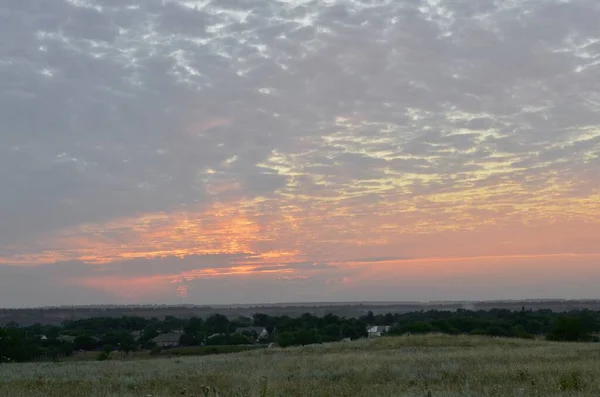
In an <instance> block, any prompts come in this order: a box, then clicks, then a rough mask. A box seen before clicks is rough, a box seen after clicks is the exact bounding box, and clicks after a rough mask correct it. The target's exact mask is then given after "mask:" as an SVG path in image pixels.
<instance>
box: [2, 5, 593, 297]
mask: <svg viewBox="0 0 600 397" xmlns="http://www.w3.org/2000/svg"><path fill="white" fill-rule="evenodd" d="M599 20H600V3H599V2H598V1H597V0H579V1H566V0H546V1H533V0H515V1H492V0H483V1H472V0H452V1H450V0H446V1H444V0H414V1H413V0H411V1H408V0H327V1H325V0H323V1H316V0H313V1H308V0H297V1H291V0H263V1H258V0H205V1H184V0H144V1H141V0H137V1H135V0H56V1H46V0H27V1H23V0H8V1H5V2H3V4H2V5H0V36H1V37H4V38H10V40H7V39H5V40H1V41H0V81H1V89H0V120H1V122H0V306H1V307H19V306H32V305H39V306H46V305H87V304H115V303H123V304H137V303H165V304H179V303H193V304H219V303H220V304H228V303H258V302H261V303H265V302H286V301H287V302H291V301H301V302H311V301H345V300H349V301H360V300H364V301H374V300H386V301H419V300H420V301H433V300H486V299H525V298H599V297H600V296H598V292H597V291H598V288H597V286H598V283H599V282H600V244H599V241H600V30H598V21H599Z"/></svg>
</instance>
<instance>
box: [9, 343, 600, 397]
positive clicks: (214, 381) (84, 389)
mask: <svg viewBox="0 0 600 397" xmlns="http://www.w3.org/2000/svg"><path fill="white" fill-rule="evenodd" d="M0 396H2V397H9V396H10V397H24V396H27V397H42V396H44V397H47V396H56V397H59V396H60V397H84V396H85V397H100V396H103V397H109V396H110V397H117V396H119V397H128V396H140V397H149V396H152V397H170V396H195V397H204V396H211V397H214V396H239V397H250V396H257V397H266V396H281V397H284V396H285V397H287V396H314V397H317V396H319V397H326V396H348V397H350V396H351V397H357V396H377V397H391V396H415V397H416V396H418V397H427V396H431V397H454V396H472V397H480V396H540V397H542V396H543V397H552V396H600V343H596V344H566V343H549V342H544V341H531V340H507V339H492V338H486V337H467V336H458V337H451V336H407V337H397V338H380V339H377V340H368V341H367V340H365V341H358V342H345V343H343V342H342V343H334V344H328V345H321V346H309V347H303V348H291V349H260V350H257V351H251V352H243V353H236V354H228V355H217V356H204V357H180V358H158V359H154V360H139V361H119V360H111V361H104V362H98V361H90V362H62V363H38V364H8V365H2V366H0Z"/></svg>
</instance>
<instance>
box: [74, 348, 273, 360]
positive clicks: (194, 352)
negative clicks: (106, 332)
mask: <svg viewBox="0 0 600 397" xmlns="http://www.w3.org/2000/svg"><path fill="white" fill-rule="evenodd" d="M260 348H262V347H261V346H252V345H250V346H246V345H236V346H234V345H222V346H221V345H215V346H186V347H176V348H174V349H164V350H162V351H160V352H159V353H157V354H151V353H150V350H138V351H135V352H131V353H129V354H127V355H126V354H125V353H122V352H111V353H110V357H111V359H116V360H129V361H133V360H144V359H157V358H161V357H163V358H165V357H166V358H172V357H184V356H207V355H211V354H229V353H239V352H243V351H248V350H256V349H260ZM99 354H100V352H97V351H87V352H81V353H75V354H73V355H72V356H68V357H65V358H63V359H62V361H96V360H97V359H98V355H99Z"/></svg>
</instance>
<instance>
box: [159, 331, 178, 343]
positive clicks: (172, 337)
mask: <svg viewBox="0 0 600 397" xmlns="http://www.w3.org/2000/svg"><path fill="white" fill-rule="evenodd" d="M180 337H181V334H179V333H175V332H171V333H169V334H160V335H158V336H157V337H156V338H154V339H152V341H153V342H155V343H175V342H179V338H180Z"/></svg>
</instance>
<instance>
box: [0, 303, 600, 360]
mask: <svg viewBox="0 0 600 397" xmlns="http://www.w3.org/2000/svg"><path fill="white" fill-rule="evenodd" d="M250 323H251V325H253V326H258V327H264V328H266V329H267V331H268V332H269V336H268V338H267V339H265V340H261V341H258V342H257V341H256V335H252V336H250V335H240V334H236V333H234V332H235V330H236V329H237V328H239V327H244V326H249V325H250ZM372 325H392V326H393V327H392V329H391V331H390V332H389V334H391V335H403V334H407V333H410V334H428V333H444V334H475V335H489V336H500V337H513V338H528V339H531V338H534V337H536V336H546V337H547V338H548V339H550V340H556V341H574V342H581V341H589V340H593V335H594V333H597V332H599V331H600V312H596V311H590V310H580V311H572V312H569V313H562V314H560V313H554V312H552V311H550V310H537V311H532V310H525V309H522V310H520V311H511V310H506V309H492V310H489V311H484V310H479V311H470V310H463V309H459V310H457V311H455V312H452V311H442V310H430V311H419V312H412V313H386V314H377V315H375V314H374V313H372V312H369V313H367V314H366V315H364V316H362V317H360V318H347V317H341V316H337V315H334V314H326V315H324V316H322V317H318V316H315V315H313V314H310V313H305V314H303V315H301V316H299V317H295V318H292V317H290V316H286V315H282V316H270V315H267V314H264V313H256V314H255V315H254V316H253V317H252V319H250V318H237V319H235V320H230V319H229V318H227V317H226V316H225V315H222V314H213V315H211V316H209V317H208V318H206V319H202V318H198V317H192V318H189V319H181V318H175V317H172V316H168V317H166V318H165V319H164V320H159V319H156V318H152V319H145V318H141V317H127V316H124V317H121V318H111V317H97V318H90V319H84V320H76V321H65V322H64V323H63V324H62V325H61V326H59V327H57V326H50V325H42V324H33V325H30V326H27V327H21V326H19V325H18V324H16V323H12V324H8V325H7V326H5V327H4V328H1V329H0V360H4V361H9V360H10V361H34V360H47V359H57V358H61V357H65V356H68V355H70V354H72V353H73V351H74V350H75V349H77V350H85V351H99V350H101V349H102V346H109V347H108V348H107V351H108V352H110V351H112V350H116V349H118V350H119V351H121V352H123V353H124V354H125V355H128V354H129V353H130V352H133V351H135V350H137V349H140V348H141V349H144V350H150V349H153V348H154V347H155V343H154V342H153V341H152V339H153V338H154V337H156V336H157V335H159V333H166V332H170V331H183V332H182V334H181V336H180V339H179V343H180V345H181V346H190V347H202V346H203V345H207V346H223V345H238V346H242V345H247V344H252V343H259V344H266V343H268V342H277V343H278V344H279V345H280V346H282V347H287V346H298V345H310V344H316V343H325V342H334V341H339V340H342V339H345V338H350V339H360V338H364V337H366V336H367V326H372ZM132 331H139V332H137V333H136V335H137V334H139V338H138V339H137V340H136V339H134V337H133V336H132ZM41 335H45V338H42V337H41ZM59 335H72V336H74V341H73V343H68V342H64V341H63V340H62V339H61V338H59ZM211 335H212V337H209V336H211ZM3 357H4V358H3Z"/></svg>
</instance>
